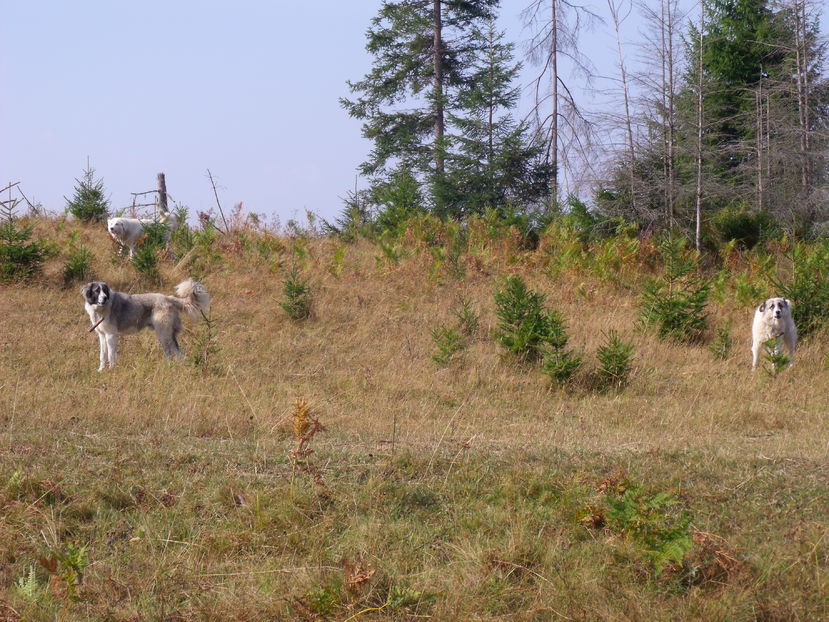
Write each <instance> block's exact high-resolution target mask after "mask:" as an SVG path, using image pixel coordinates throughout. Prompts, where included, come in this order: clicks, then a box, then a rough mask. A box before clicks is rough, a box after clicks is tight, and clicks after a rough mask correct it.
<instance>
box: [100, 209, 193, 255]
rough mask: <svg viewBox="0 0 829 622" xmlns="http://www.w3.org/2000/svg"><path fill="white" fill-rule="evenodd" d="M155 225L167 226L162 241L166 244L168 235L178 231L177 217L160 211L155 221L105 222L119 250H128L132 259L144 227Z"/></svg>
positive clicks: (168, 238) (130, 219)
mask: <svg viewBox="0 0 829 622" xmlns="http://www.w3.org/2000/svg"><path fill="white" fill-rule="evenodd" d="M155 223H160V224H162V225H166V226H167V229H166V230H165V232H164V241H165V242H168V241H169V240H170V233H172V232H173V231H175V230H176V229H178V224H179V223H178V216H176V215H175V214H173V213H172V212H165V211H162V212H161V213H160V214H159V215H158V219H156V220H153V219H152V218H123V217H119V218H109V219H108V220H107V231H109V235H110V237H112V239H113V240H115V241H116V242H118V244H119V246H121V248H127V249H129V252H130V257H132V256H133V255H135V247H136V246H138V243H139V242H140V241H141V239H142V238H143V237H144V234H145V231H144V226H145V225H152V224H155Z"/></svg>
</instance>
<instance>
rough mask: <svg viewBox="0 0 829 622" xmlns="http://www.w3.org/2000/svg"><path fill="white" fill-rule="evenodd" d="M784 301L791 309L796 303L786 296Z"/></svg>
mask: <svg viewBox="0 0 829 622" xmlns="http://www.w3.org/2000/svg"><path fill="white" fill-rule="evenodd" d="M783 302H785V303H786V306H788V307H789V309H791V308H792V307H793V306H794V303H793V302H792V301H791V300H789V299H788V298H784V299H783Z"/></svg>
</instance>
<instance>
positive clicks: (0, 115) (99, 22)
mask: <svg viewBox="0 0 829 622" xmlns="http://www.w3.org/2000/svg"><path fill="white" fill-rule="evenodd" d="M528 4H529V0H503V1H502V4H501V12H500V13H501V17H500V24H499V25H500V26H501V28H503V29H505V30H506V31H507V36H508V39H509V40H511V41H513V42H515V43H516V45H517V52H518V55H520V52H521V50H522V49H523V47H522V41H524V40H525V39H526V38H527V35H528V33H527V32H525V31H522V28H521V19H520V13H521V11H522V10H523V9H524V8H525V7H526V6H527V5H528ZM380 6H381V0H315V1H314V2H287V1H285V0H281V1H261V0H260V1H252V0H240V1H235V2H220V1H216V0H207V1H201V2H192V1H185V0H179V1H175V2H169V1H164V2H162V1H159V0H142V1H141V2H129V3H128V2H123V1H114V0H78V1H77V2H66V1H65V0H40V1H38V0H30V1H24V0H11V1H9V2H5V3H3V15H2V20H0V85H2V94H0V187H2V186H5V184H6V183H7V182H18V181H19V182H21V184H20V188H21V189H22V190H23V192H24V193H25V194H26V195H27V197H28V198H29V199H30V200H34V201H37V202H40V203H42V205H43V207H44V208H46V209H47V210H48V211H50V212H53V213H61V212H62V211H63V210H64V208H65V206H66V200H65V197H67V196H71V195H72V192H73V188H74V187H75V184H76V179H78V178H81V177H82V175H83V171H84V169H85V168H86V165H87V158H89V162H90V164H91V166H92V168H94V169H95V176H96V178H99V179H102V180H103V183H104V187H105V189H106V191H107V193H108V195H109V198H110V201H111V209H112V210H119V209H121V208H125V207H127V206H128V205H129V204H130V203H131V202H132V200H133V197H132V195H131V193H134V192H143V191H147V190H152V189H154V188H155V187H156V174H157V173H159V172H164V173H165V175H166V180H167V188H168V191H169V194H170V196H171V198H172V199H173V200H175V201H177V202H179V203H181V204H183V205H186V206H187V207H188V208H189V209H190V212H191V214H193V213H195V212H196V211H206V210H208V209H210V208H214V209H215V198H214V195H213V190H212V187H211V185H210V182H209V180H208V178H207V170H208V169H209V170H210V171H211V173H212V174H213V176H214V178H215V180H216V182H217V184H218V195H219V199H220V200H221V202H222V205H223V207H224V208H225V209H229V208H230V207H231V206H232V205H234V204H236V203H238V202H240V201H241V202H243V205H244V209H245V211H249V212H255V213H259V214H265V215H266V216H267V217H268V218H269V219H273V218H274V217H275V218H278V219H279V221H280V222H281V223H282V224H284V223H285V222H286V221H287V220H289V219H292V218H294V219H300V220H303V221H304V219H305V212H306V210H309V211H312V212H314V213H316V214H317V215H319V216H321V217H323V218H326V219H329V220H331V219H333V218H334V217H335V216H336V215H337V214H339V213H340V212H341V211H342V209H343V200H342V199H343V197H345V196H346V194H347V192H348V191H349V190H350V189H353V188H354V187H355V183H357V184H359V182H358V180H357V177H356V171H357V167H358V166H359V164H360V162H362V161H363V160H364V159H365V157H366V155H367V153H368V151H369V149H370V146H371V145H370V143H369V142H368V141H367V140H365V139H364V138H362V137H361V135H360V122H359V121H357V120H354V119H351V118H349V117H348V115H347V114H346V112H345V110H343V109H342V107H341V106H340V104H339V98H340V97H343V96H347V95H348V94H349V92H348V88H347V85H346V82H347V81H348V80H354V81H356V80H359V79H360V78H362V77H363V76H364V75H365V74H366V73H367V72H368V71H369V69H370V66H371V57H370V56H369V55H368V53H367V52H366V51H365V33H366V29H367V27H368V26H369V23H370V20H371V18H372V17H373V16H374V15H375V14H376V13H377V11H378V9H379V8H380ZM594 6H596V10H597V11H602V13H604V12H606V11H605V9H604V6H606V5H605V3H604V2H603V1H602V2H601V3H599V2H597V1H595V0H594ZM626 28H627V29H628V35H626V36H628V37H629V38H630V39H635V38H637V34H636V32H635V29H637V28H638V26H636V25H635V24H628V25H627V26H626ZM582 52H584V53H585V54H586V55H587V56H588V57H590V58H591V59H592V60H593V61H594V62H596V63H597V65H599V69H600V71H602V72H612V71H613V63H614V62H615V57H616V56H615V55H616V52H615V40H614V38H613V35H612V34H611V31H610V29H609V27H608V26H604V27H601V26H600V27H599V28H597V29H596V30H594V32H593V33H589V34H588V35H587V36H585V37H584V38H583V44H582ZM628 54H629V55H631V56H633V52H632V51H627V52H626V55H628ZM523 81H524V82H525V83H526V82H529V81H530V70H529V69H528V71H527V72H525V75H524V78H523ZM530 97H531V95H530V94H529V93H528V94H526V95H525V97H524V100H523V102H522V105H523V106H525V107H526V106H527V105H528V101H529V98H530Z"/></svg>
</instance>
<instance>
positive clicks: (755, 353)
mask: <svg viewBox="0 0 829 622" xmlns="http://www.w3.org/2000/svg"><path fill="white" fill-rule="evenodd" d="M761 346H762V344H761V343H759V342H755V343H752V344H751V370H752V371H754V370H755V369H757V361H758V360H760V347H761Z"/></svg>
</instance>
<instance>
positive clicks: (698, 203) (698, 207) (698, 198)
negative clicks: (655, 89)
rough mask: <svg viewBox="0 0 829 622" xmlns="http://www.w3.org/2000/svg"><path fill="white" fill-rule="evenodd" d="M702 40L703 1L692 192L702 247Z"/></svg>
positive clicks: (697, 242)
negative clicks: (694, 178) (693, 184)
mask: <svg viewBox="0 0 829 622" xmlns="http://www.w3.org/2000/svg"><path fill="white" fill-rule="evenodd" d="M704 41H705V2H700V3H699V49H698V50H697V57H698V59H697V68H696V69H697V93H696V95H697V97H696V100H697V101H696V104H697V111H696V112H697V128H696V129H697V142H696V153H695V154H694V155H695V159H696V169H697V170H696V187H695V192H694V216H695V227H694V247H695V248H696V249H697V250H701V249H702V128H703V123H704V102H705V100H704V96H703V85H704V77H705V71H704V63H703V58H704V54H703V52H704V48H703V45H704Z"/></svg>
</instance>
